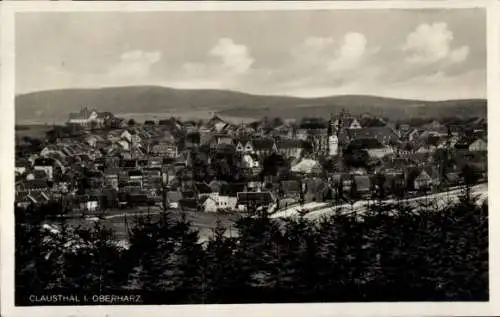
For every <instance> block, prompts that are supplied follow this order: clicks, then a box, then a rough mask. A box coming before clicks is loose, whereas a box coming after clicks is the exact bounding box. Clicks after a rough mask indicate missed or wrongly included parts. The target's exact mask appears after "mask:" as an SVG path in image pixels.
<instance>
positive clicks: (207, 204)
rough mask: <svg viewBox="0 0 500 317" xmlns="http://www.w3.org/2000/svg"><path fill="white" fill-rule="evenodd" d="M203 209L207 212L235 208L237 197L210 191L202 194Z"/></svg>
mask: <svg viewBox="0 0 500 317" xmlns="http://www.w3.org/2000/svg"><path fill="white" fill-rule="evenodd" d="M202 197H204V198H203V199H202V200H203V202H202V204H201V205H202V209H203V211H205V212H217V211H221V210H235V209H236V203H237V198H236V197H231V196H223V195H219V193H210V194H208V195H205V196H202Z"/></svg>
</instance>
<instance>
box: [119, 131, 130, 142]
mask: <svg viewBox="0 0 500 317" xmlns="http://www.w3.org/2000/svg"><path fill="white" fill-rule="evenodd" d="M120 139H121V140H125V141H127V142H128V143H132V133H130V132H129V131H128V130H123V132H122V133H121V134H120Z"/></svg>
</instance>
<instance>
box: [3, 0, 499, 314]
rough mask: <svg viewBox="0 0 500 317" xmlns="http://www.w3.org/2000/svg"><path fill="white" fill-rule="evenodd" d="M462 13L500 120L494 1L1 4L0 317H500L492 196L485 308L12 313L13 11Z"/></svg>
mask: <svg viewBox="0 0 500 317" xmlns="http://www.w3.org/2000/svg"><path fill="white" fill-rule="evenodd" d="M423 8H434V9H448V8H449V9H459V8H487V10H488V13H487V24H488V27H487V30H488V36H487V38H488V60H487V67H488V75H487V76H488V85H487V89H488V119H489V120H491V121H492V122H494V118H500V109H498V108H497V105H498V104H499V101H500V89H499V87H500V68H499V64H500V54H499V50H498V46H499V42H500V4H499V2H497V1H477V0H464V1H462V0H460V1H459V0H455V1H446V0H443V1H361V2H358V1H352V2H349V1H341V2H320V1H315V2H260V1H259V2H245V3H241V2H198V3H193V2H190V3H186V2H117V1H113V2H35V1H33V2H30V1H26V2H4V3H2V8H1V9H2V12H1V23H2V24H1V29H0V30H1V46H0V48H1V79H3V80H2V81H1V88H2V90H1V95H0V97H1V104H0V108H1V112H0V113H1V115H0V132H1V143H0V144H1V146H2V147H1V151H0V163H1V165H0V166H2V168H1V169H0V172H1V173H0V177H1V178H0V194H1V196H0V206H1V211H2V215H1V231H0V233H1V255H2V257H1V276H0V278H1V282H2V285H1V293H0V294H1V298H2V304H1V309H2V316H8V317H10V316H24V315H30V316H34V315H36V316H39V317H42V316H94V315H96V316H102V315H106V316H122V315H129V316H136V315H145V314H148V315H150V316H153V315H158V316H163V315H165V314H172V315H173V316H193V315H197V314H202V315H207V316H235V315H238V316H245V315H246V316H253V315H255V316H276V315H282V314H289V315H295V316H333V315H338V316H491V315H500V311H499V307H500V305H499V304H497V303H498V302H500V301H499V299H500V298H499V295H500V293H499V289H498V286H499V285H500V280H499V279H500V276H499V274H498V272H496V271H498V270H497V269H496V268H495V266H498V265H497V263H498V262H497V261H496V260H495V256H494V255H495V254H496V253H497V252H498V245H499V239H500V233H498V232H496V228H497V227H498V226H497V225H496V224H498V222H499V221H498V219H499V216H498V215H496V213H495V211H494V210H493V211H492V209H491V207H493V209H494V208H495V207H496V206H497V204H498V198H497V197H495V195H490V197H488V200H489V204H490V212H489V215H490V220H489V226H490V249H489V251H490V302H489V303H459V302H450V303H324V304H258V305H205V306H203V305H179V306H78V307H77V306H66V307H22V308H21V307H15V306H14V294H13V288H14V257H13V255H14V217H13V213H12V206H13V203H14V196H15V195H14V189H13V186H12V184H13V183H14V173H13V166H14V122H15V120H14V92H15V86H14V85H15V80H14V78H15V77H14V76H15V71H14V69H15V66H14V65H15V43H14V27H15V26H14V14H15V12H28V11H33V12H35V11H36V12H40V11H46V12H51V11H52V12H53V11H58V12H71V11H79V12H90V11H165V10H170V11H195V10H196V11H215V10H218V11H233V10H238V11H240V10H319V9H349V10H352V9H354V10H360V9H369V10H373V9H423ZM488 128H489V131H488V134H490V135H493V136H495V135H500V125H498V124H497V125H495V124H489V125H488ZM495 142H496V139H495V138H494V137H493V138H492V137H491V136H490V137H489V164H488V168H489V179H490V180H491V181H490V182H489V191H490V193H497V192H500V178H499V176H500V174H499V167H498V166H495V162H496V161H498V159H500V156H499V154H500V153H499V147H498V146H497V144H495Z"/></svg>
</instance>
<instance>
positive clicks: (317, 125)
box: [299, 118, 328, 129]
mask: <svg viewBox="0 0 500 317" xmlns="http://www.w3.org/2000/svg"><path fill="white" fill-rule="evenodd" d="M326 128H328V122H326V121H325V120H323V119H318V118H304V119H303V120H302V121H301V122H300V124H299V129H326Z"/></svg>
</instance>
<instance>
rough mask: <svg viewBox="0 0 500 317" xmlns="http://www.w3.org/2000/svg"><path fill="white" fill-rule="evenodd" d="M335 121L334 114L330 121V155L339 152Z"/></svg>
mask: <svg viewBox="0 0 500 317" xmlns="http://www.w3.org/2000/svg"><path fill="white" fill-rule="evenodd" d="M334 125H335V121H334V120H333V116H330V120H329V121H328V155H329V156H336V155H337V154H338V147H339V139H338V136H337V131H335V130H336V129H334Z"/></svg>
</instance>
